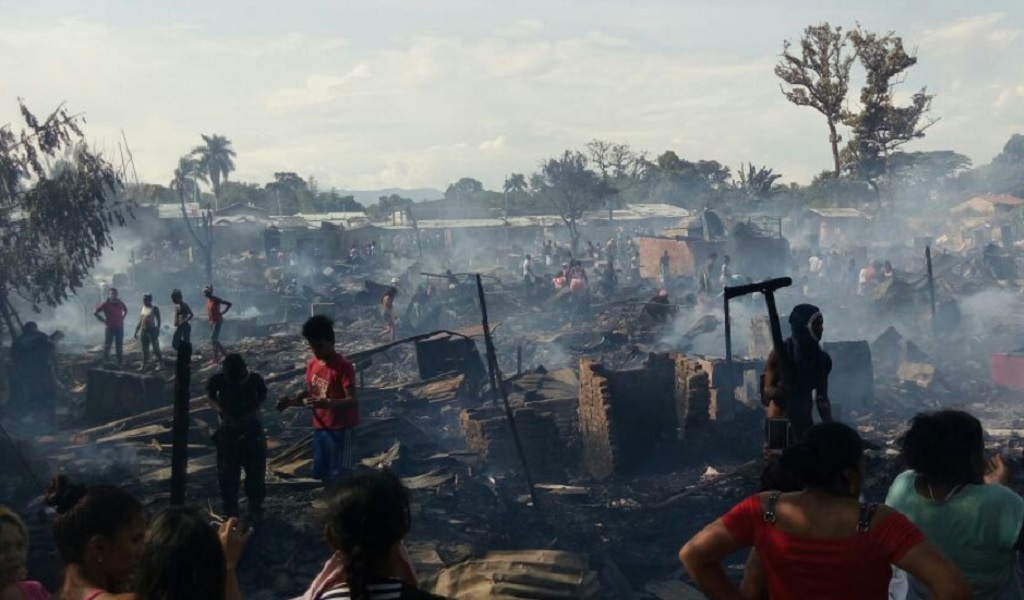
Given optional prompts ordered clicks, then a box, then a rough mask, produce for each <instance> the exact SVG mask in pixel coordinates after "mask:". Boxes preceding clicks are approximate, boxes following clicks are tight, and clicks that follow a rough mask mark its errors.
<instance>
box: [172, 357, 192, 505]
mask: <svg viewBox="0 0 1024 600" xmlns="http://www.w3.org/2000/svg"><path fill="white" fill-rule="evenodd" d="M191 366H192V344H191V343H189V342H185V341H182V342H181V344H179V345H178V360H177V362H176V363H175V370H174V420H173V424H172V427H171V504H174V505H182V504H184V503H185V482H186V476H187V474H188V418H189V417H188V413H189V387H190V386H191V383H192V370H191Z"/></svg>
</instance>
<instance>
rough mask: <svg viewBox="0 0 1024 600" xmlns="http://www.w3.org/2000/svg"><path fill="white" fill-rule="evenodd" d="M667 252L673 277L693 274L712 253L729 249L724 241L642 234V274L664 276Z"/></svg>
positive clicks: (721, 253) (719, 253)
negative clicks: (664, 258) (661, 269)
mask: <svg viewBox="0 0 1024 600" xmlns="http://www.w3.org/2000/svg"><path fill="white" fill-rule="evenodd" d="M665 252H668V257H669V262H668V270H669V275H671V276H672V277H693V276H694V275H696V274H697V269H698V268H699V265H700V264H701V263H703V262H704V261H705V260H707V259H708V257H709V256H711V255H712V254H718V256H719V258H721V257H722V256H724V255H725V253H726V243H725V242H724V241H718V242H705V241H704V240H702V239H694V238H671V237H641V238H640V277H643V278H644V279H658V278H659V277H661V272H660V268H661V257H662V255H663V254H664V253H665Z"/></svg>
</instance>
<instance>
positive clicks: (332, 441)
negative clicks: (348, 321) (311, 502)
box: [277, 315, 359, 484]
mask: <svg viewBox="0 0 1024 600" xmlns="http://www.w3.org/2000/svg"><path fill="white" fill-rule="evenodd" d="M302 337H304V338H306V343H308V344H309V348H310V350H312V351H313V358H312V359H310V361H309V363H308V365H307V366H306V388H307V389H306V391H304V392H302V393H301V394H299V395H298V396H296V397H295V398H290V397H288V396H285V397H283V398H281V399H280V400H278V401H277V410H279V411H284V410H286V409H288V408H290V407H303V408H309V409H312V411H313V476H314V477H316V478H317V479H319V480H320V481H323V482H324V483H325V484H328V483H333V482H337V481H341V480H343V479H345V478H346V477H348V476H349V475H351V473H352V468H353V464H354V462H353V460H354V454H355V452H354V448H353V442H352V438H353V435H352V433H353V430H354V429H355V428H356V427H357V426H358V425H359V400H358V398H356V370H355V367H354V366H353V365H352V363H351V362H349V361H348V360H347V359H346V358H345V357H344V356H342V355H341V353H339V352H338V351H337V350H335V349H334V341H335V338H334V321H331V320H330V319H329V318H327V317H325V316H323V315H316V316H313V317H310V318H309V319H308V320H307V321H306V323H305V324H304V325H303V326H302Z"/></svg>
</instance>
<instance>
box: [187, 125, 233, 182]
mask: <svg viewBox="0 0 1024 600" xmlns="http://www.w3.org/2000/svg"><path fill="white" fill-rule="evenodd" d="M202 138H203V143H204V144H205V145H203V146H196V148H195V150H193V151H192V155H193V156H195V157H196V158H197V159H198V160H199V166H200V167H201V168H202V170H203V172H204V173H205V174H206V175H207V176H208V177H209V178H210V184H211V185H212V186H213V195H214V197H216V198H219V197H220V182H221V181H227V180H228V175H230V174H231V171H234V170H235V161H234V160H232V159H233V158H234V156H235V151H234V150H232V149H231V140H229V139H228V138H226V137H224V136H222V135H217V134H213V135H202Z"/></svg>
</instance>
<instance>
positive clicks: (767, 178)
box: [737, 163, 782, 200]
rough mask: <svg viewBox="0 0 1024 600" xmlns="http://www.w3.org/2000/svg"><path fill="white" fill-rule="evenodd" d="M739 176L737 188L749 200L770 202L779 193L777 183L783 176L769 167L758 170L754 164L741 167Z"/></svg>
mask: <svg viewBox="0 0 1024 600" xmlns="http://www.w3.org/2000/svg"><path fill="white" fill-rule="evenodd" d="M739 176H740V179H739V182H738V183H737V188H738V189H739V190H740V191H741V192H743V194H744V195H746V196H747V197H748V198H751V199H753V200H769V199H771V198H772V197H773V196H775V195H776V194H777V193H778V192H779V189H778V188H777V187H776V186H775V182H776V181H778V180H779V179H781V178H782V175H781V174H779V173H775V172H773V171H772V169H769V168H768V167H761V168H757V167H755V166H754V165H753V163H751V164H749V165H746V167H744V166H743V165H740V169H739Z"/></svg>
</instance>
